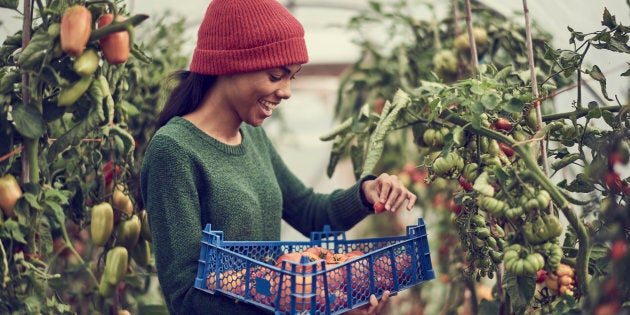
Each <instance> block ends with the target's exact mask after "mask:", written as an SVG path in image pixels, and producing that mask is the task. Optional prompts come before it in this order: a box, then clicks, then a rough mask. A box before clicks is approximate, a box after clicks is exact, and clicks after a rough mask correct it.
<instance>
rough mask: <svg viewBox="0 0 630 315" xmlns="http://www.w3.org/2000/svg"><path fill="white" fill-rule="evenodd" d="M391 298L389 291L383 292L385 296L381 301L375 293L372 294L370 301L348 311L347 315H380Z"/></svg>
mask: <svg viewBox="0 0 630 315" xmlns="http://www.w3.org/2000/svg"><path fill="white" fill-rule="evenodd" d="M388 300H389V291H385V292H383V296H382V297H381V300H380V301H379V300H378V299H377V298H376V296H375V295H372V296H370V303H369V304H366V305H364V306H361V307H359V308H355V309H353V310H350V311H347V312H346V313H344V314H346V315H378V314H379V313H380V312H381V311H382V310H383V308H384V307H385V305H387V301H388Z"/></svg>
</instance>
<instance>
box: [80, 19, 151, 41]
mask: <svg viewBox="0 0 630 315" xmlns="http://www.w3.org/2000/svg"><path fill="white" fill-rule="evenodd" d="M148 18H149V16H148V15H146V14H136V15H134V16H132V17H130V18H128V19H126V20H124V21H123V22H117V21H113V22H112V23H111V24H109V25H107V26H105V27H103V28H99V29H95V30H94V31H93V32H92V34H91V35H90V39H89V40H90V41H93V40H98V39H101V38H103V37H105V36H107V35H109V34H113V33H116V32H122V31H126V30H128V28H129V27H131V26H136V25H138V24H140V23H142V22H144V20H146V19H148Z"/></svg>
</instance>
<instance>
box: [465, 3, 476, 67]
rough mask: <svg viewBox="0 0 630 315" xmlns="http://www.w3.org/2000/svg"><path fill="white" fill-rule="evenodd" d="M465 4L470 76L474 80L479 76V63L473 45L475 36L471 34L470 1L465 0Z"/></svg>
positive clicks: (474, 45)
mask: <svg viewBox="0 0 630 315" xmlns="http://www.w3.org/2000/svg"><path fill="white" fill-rule="evenodd" d="M464 3H465V4H466V25H467V27H468V40H470V62H471V63H472V74H473V77H474V78H476V77H477V76H478V74H479V61H478V60H477V45H476V44H475V34H473V24H472V11H471V9H470V0H465V1H464Z"/></svg>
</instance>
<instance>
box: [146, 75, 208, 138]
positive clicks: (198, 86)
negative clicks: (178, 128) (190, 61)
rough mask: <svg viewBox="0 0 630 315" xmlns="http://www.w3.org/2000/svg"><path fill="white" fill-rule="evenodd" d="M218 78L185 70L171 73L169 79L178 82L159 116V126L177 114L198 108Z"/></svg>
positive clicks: (183, 113) (180, 114)
mask: <svg viewBox="0 0 630 315" xmlns="http://www.w3.org/2000/svg"><path fill="white" fill-rule="evenodd" d="M216 78H217V77H216V76H214V75H206V74H199V73H195V72H190V71H185V70H181V71H177V72H174V73H173V74H171V75H170V76H169V78H168V80H169V81H176V82H178V83H177V85H176V86H175V88H173V90H172V91H171V93H170V95H169V97H168V99H167V100H166V104H164V109H162V111H161V112H160V115H159V116H158V121H157V128H160V127H162V126H164V125H165V124H166V123H167V122H168V121H169V120H170V119H171V118H173V117H175V116H182V115H185V114H188V113H190V112H192V111H194V110H195V109H197V107H199V104H201V101H202V100H203V98H204V96H205V95H206V93H207V92H208V90H209V89H210V88H211V87H212V85H213V84H214V81H215V80H216Z"/></svg>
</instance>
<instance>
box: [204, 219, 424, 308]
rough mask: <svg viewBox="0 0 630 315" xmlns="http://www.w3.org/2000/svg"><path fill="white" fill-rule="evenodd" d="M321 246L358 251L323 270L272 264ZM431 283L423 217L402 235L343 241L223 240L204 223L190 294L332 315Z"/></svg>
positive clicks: (328, 235) (320, 237)
mask: <svg viewBox="0 0 630 315" xmlns="http://www.w3.org/2000/svg"><path fill="white" fill-rule="evenodd" d="M313 246H320V247H324V248H327V249H329V250H331V251H333V252H335V253H349V252H351V251H355V250H359V251H361V252H363V253H365V254H364V255H362V256H360V257H357V258H355V259H352V260H349V261H346V262H343V263H338V264H326V263H325V262H324V261H323V260H318V261H313V262H310V261H309V260H308V259H307V258H306V257H303V258H302V260H301V261H300V262H292V261H286V260H285V261H283V263H282V265H281V266H278V267H277V266H275V261H276V259H277V258H278V257H280V256H281V255H283V254H286V253H291V252H302V251H304V250H306V249H307V248H309V247H313ZM434 278H435V273H434V271H433V268H432V265H431V256H430V253H429V245H428V241H427V233H426V226H425V224H424V221H423V219H422V218H419V219H418V224H417V225H414V226H408V227H407V229H406V235H404V236H395V237H384V238H367V239H356V240H347V239H346V236H345V232H339V231H331V230H330V227H329V226H326V227H325V228H324V230H323V231H321V232H313V233H311V237H310V240H309V241H302V242H283V241H279V242H268V241H252V242H245V241H225V240H224V239H223V232H222V231H213V230H212V229H211V227H210V224H208V225H207V226H206V228H205V229H204V231H203V240H202V247H201V253H200V259H199V267H198V271H197V278H196V280H195V287H196V288H198V289H200V290H203V291H205V292H207V293H210V294H217V293H219V294H225V295H228V296H231V297H233V298H236V299H240V300H243V301H245V302H248V303H252V304H254V305H256V306H258V307H261V308H264V309H267V310H271V311H275V313H276V314H305V313H306V314H338V313H342V312H345V311H347V310H350V309H353V308H356V307H359V306H361V305H364V304H366V303H369V299H370V295H372V294H374V295H376V296H377V297H379V298H380V297H381V296H382V295H383V293H384V292H385V291H386V290H389V291H390V292H391V293H396V292H399V291H401V290H403V289H406V288H409V287H411V286H415V285H418V284H420V283H423V282H425V281H428V280H431V279H434Z"/></svg>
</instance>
